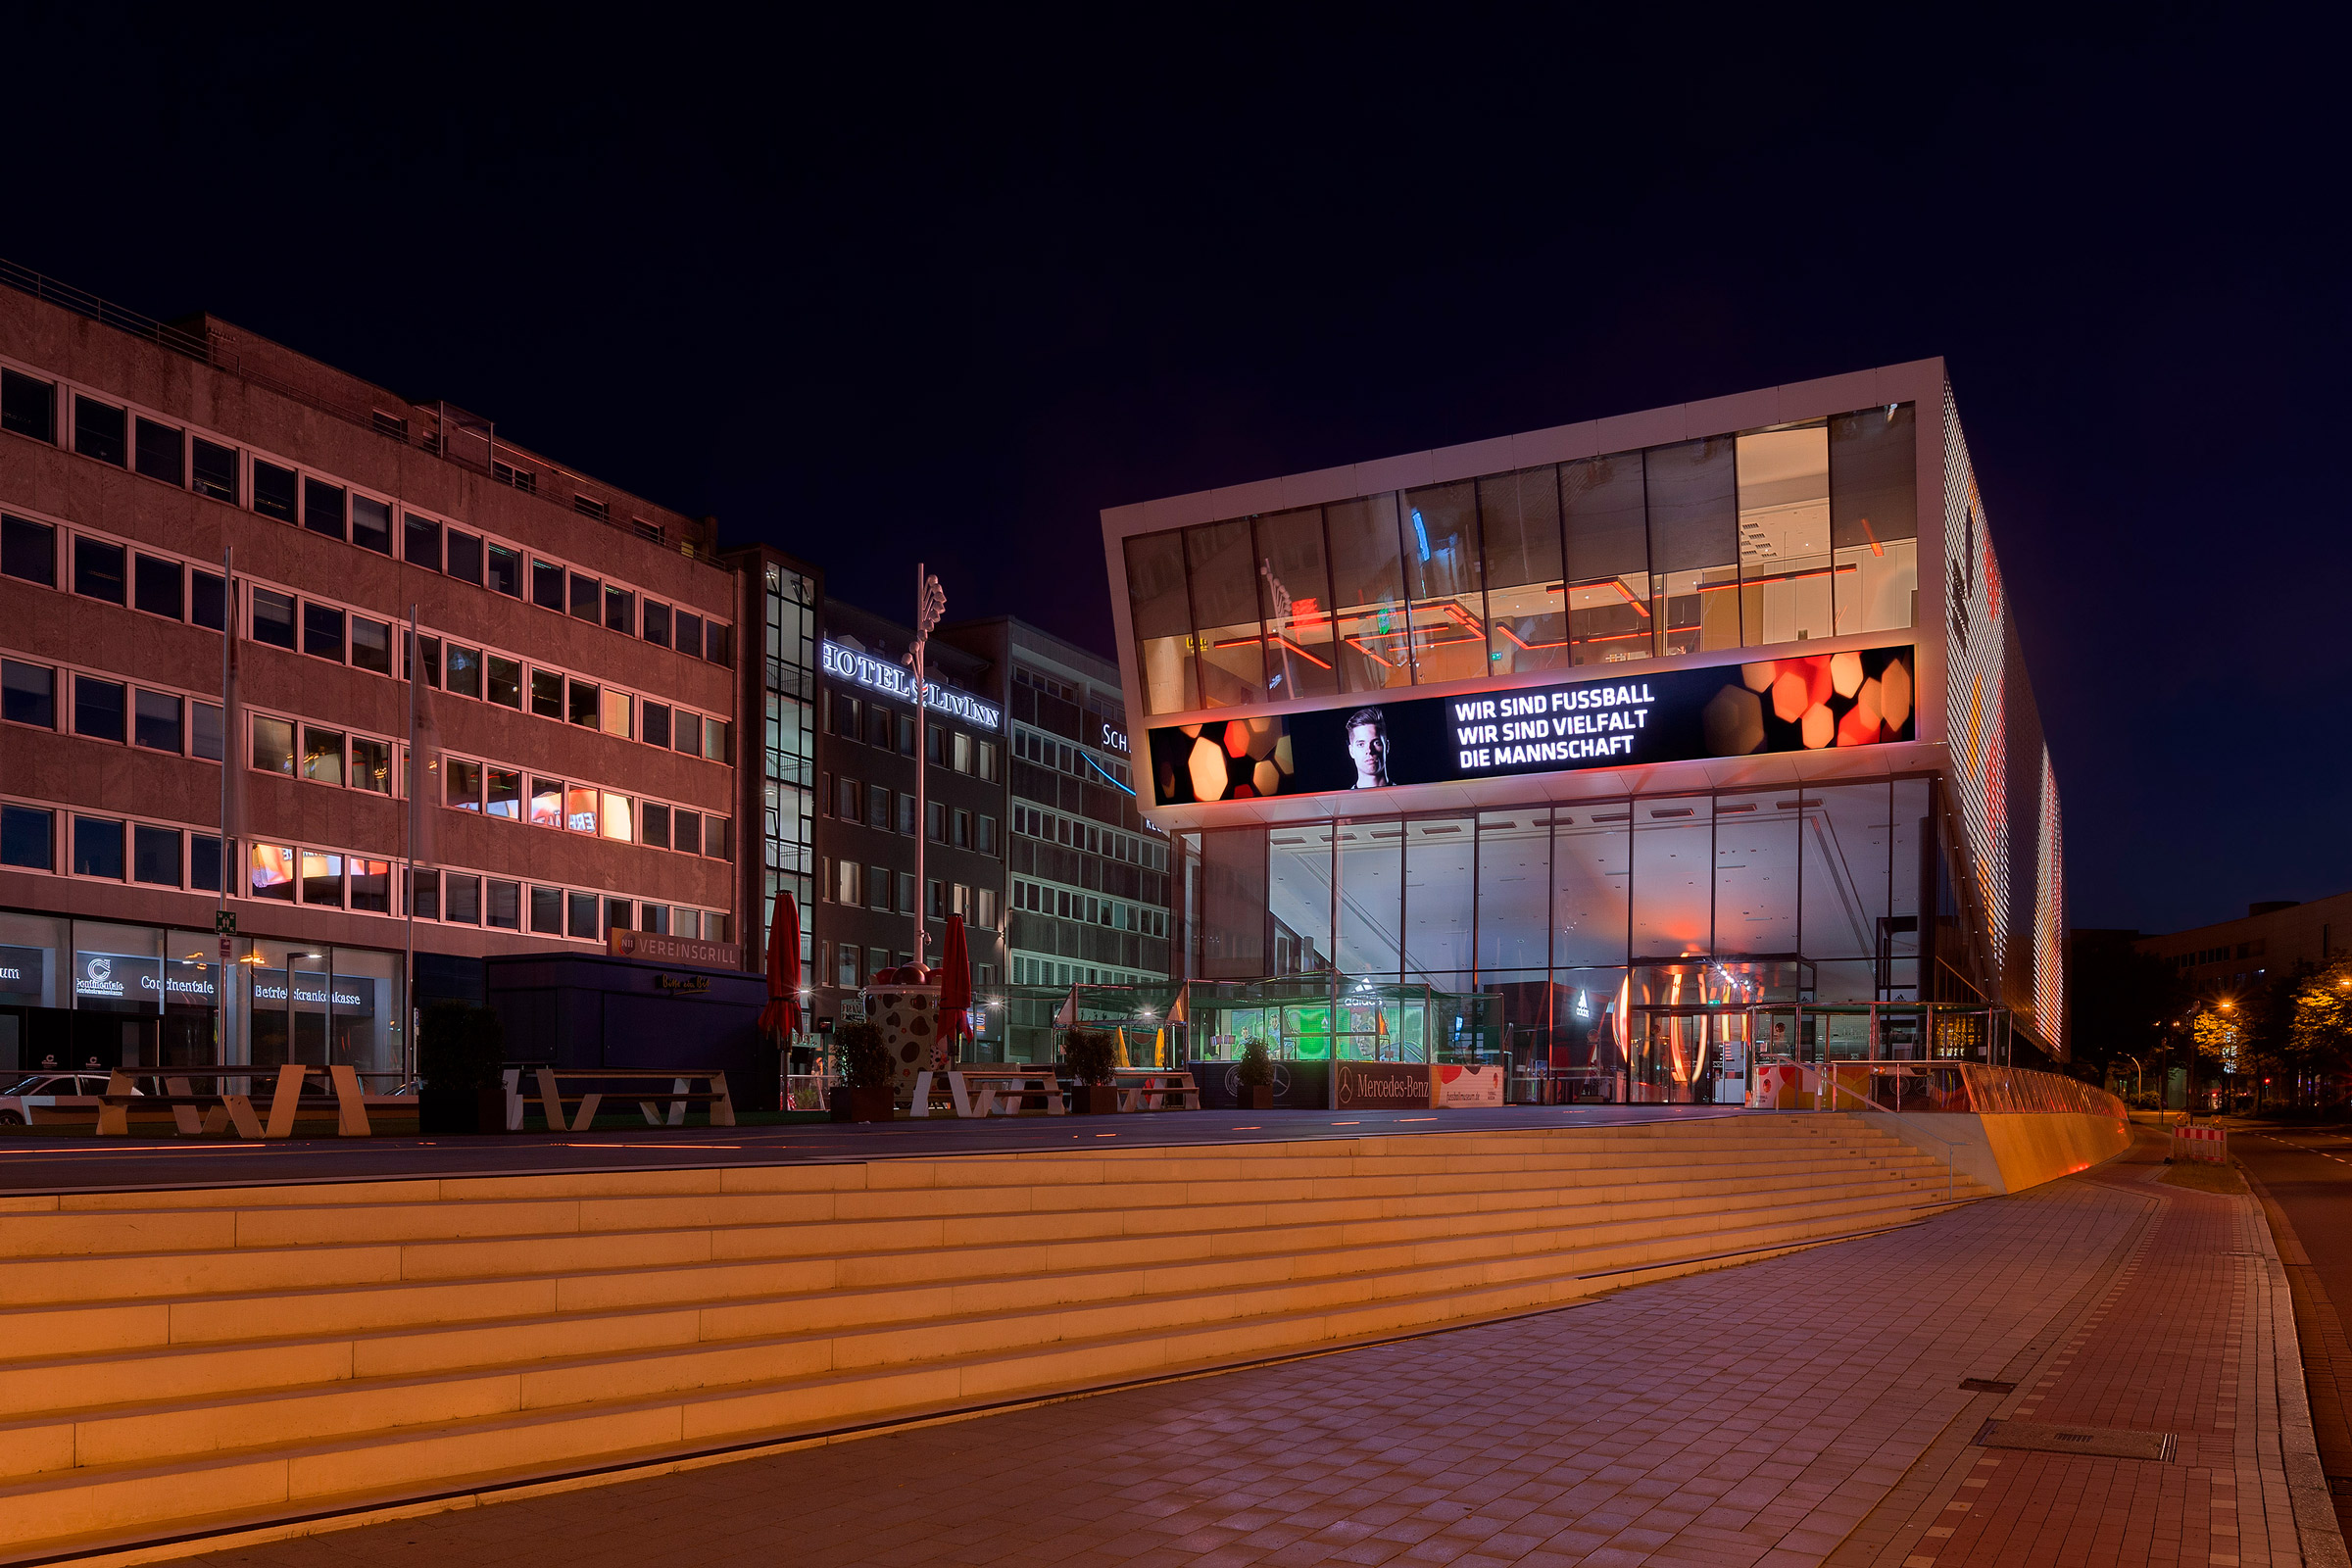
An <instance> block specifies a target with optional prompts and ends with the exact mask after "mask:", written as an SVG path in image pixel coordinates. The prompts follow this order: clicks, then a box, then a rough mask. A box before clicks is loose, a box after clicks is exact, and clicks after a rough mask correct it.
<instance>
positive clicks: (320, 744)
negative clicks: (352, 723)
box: [302, 724, 343, 785]
mask: <svg viewBox="0 0 2352 1568" xmlns="http://www.w3.org/2000/svg"><path fill="white" fill-rule="evenodd" d="M302 776H303V777H304V778H307V779H309V780H310V781H311V782H312V783H314V784H338V785H339V784H341V783H342V782H343V732H342V731H341V730H334V729H313V728H312V727H311V726H310V725H308V724H305V725H303V726H302Z"/></svg>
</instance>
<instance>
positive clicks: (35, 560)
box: [0, 517, 57, 588]
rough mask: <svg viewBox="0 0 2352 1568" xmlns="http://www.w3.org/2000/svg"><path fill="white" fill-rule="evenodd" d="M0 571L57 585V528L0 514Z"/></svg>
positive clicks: (45, 584)
mask: <svg viewBox="0 0 2352 1568" xmlns="http://www.w3.org/2000/svg"><path fill="white" fill-rule="evenodd" d="M0 573H5V574H6V575H8V576H11V577H22V578H24V579H25V581H26V582H37V583H39V584H40V585H41V586H42V587H44V588H54V587H56V586H57V530H56V529H55V528H52V527H50V526H49V525H48V524H47V523H45V522H28V521H26V520H25V518H23V517H0Z"/></svg>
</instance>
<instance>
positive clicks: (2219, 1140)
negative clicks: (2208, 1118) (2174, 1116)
mask: <svg viewBox="0 0 2352 1568" xmlns="http://www.w3.org/2000/svg"><path fill="white" fill-rule="evenodd" d="M2173 1158H2175V1159H2193V1160H2197V1161H2199V1162H2201V1163H2203V1164H2207V1165H2227V1164H2229V1133H2228V1132H2227V1131H2225V1130H2224V1129H2222V1128H2220V1127H2175V1128H2174V1129H2173Z"/></svg>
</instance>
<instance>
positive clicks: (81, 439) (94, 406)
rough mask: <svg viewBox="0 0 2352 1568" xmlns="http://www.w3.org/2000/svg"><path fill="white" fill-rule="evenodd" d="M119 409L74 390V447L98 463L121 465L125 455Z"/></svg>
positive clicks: (125, 446)
mask: <svg viewBox="0 0 2352 1568" xmlns="http://www.w3.org/2000/svg"><path fill="white" fill-rule="evenodd" d="M127 448H128V442H127V441H126V439H125V437H124V429H123V411H122V410H121V409H118V408H116V407H115V406H114V405H113V404H111V403H100V402H99V401H98V400H97V399H95V398H85V397H82V396H81V395H79V394H78V393H76V394H75V395H74V398H73V450H74V451H76V452H78V453H80V454H81V455H82V456H83V457H85V458H96V459H97V460H98V461H99V462H100V463H111V464H113V465H114V466H116V467H118V468H120V467H122V466H123V465H124V462H125V460H126V459H127V457H128V455H129V454H128V451H127Z"/></svg>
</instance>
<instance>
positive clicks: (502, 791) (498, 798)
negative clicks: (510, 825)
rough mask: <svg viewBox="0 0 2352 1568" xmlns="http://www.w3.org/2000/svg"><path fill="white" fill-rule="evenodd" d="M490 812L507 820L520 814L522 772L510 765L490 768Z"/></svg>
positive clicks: (514, 818)
mask: <svg viewBox="0 0 2352 1568" xmlns="http://www.w3.org/2000/svg"><path fill="white" fill-rule="evenodd" d="M489 811H490V814H491V815H492V816H503V817H505V818H506V819H507V820H508V821H510V822H512V821H515V820H518V819H519V818H520V817H521V815H522V774H521V773H520V772H519V771H517V770H516V769H515V768H511V767H494V768H492V769H490V808H489Z"/></svg>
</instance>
